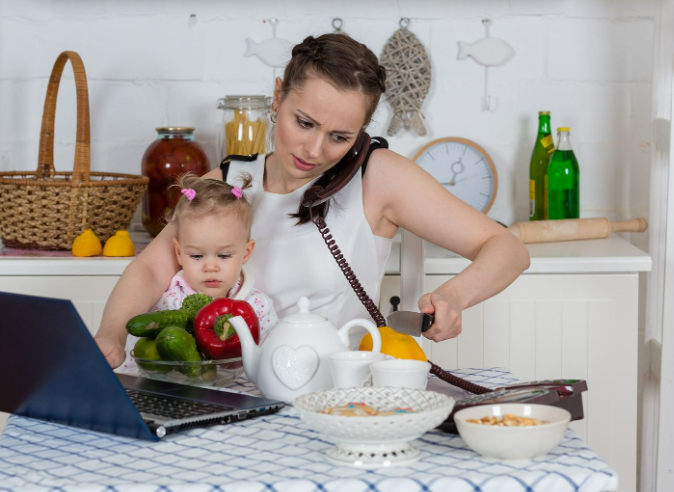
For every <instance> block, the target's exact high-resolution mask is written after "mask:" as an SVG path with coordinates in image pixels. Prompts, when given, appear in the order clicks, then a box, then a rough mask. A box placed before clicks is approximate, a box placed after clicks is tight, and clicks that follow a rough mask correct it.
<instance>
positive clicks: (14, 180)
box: [0, 51, 149, 250]
mask: <svg viewBox="0 0 674 492" xmlns="http://www.w3.org/2000/svg"><path fill="white" fill-rule="evenodd" d="M68 60H70V63H71V64H72V67H73V72H74V73H75V87H76V89H77V142H76V145H75V162H74V166H73V171H72V172H56V171H55V169H54V115H55V113H56V97H57V95H58V89H59V83H60V82H61V74H62V73H63V68H64V66H65V64H66V62H67V61H68ZM89 142H90V137H89V94H88V90H87V77H86V73H85V72H84V65H83V64H82V59H81V58H80V56H79V55H78V54H77V53H75V52H74V51H64V52H63V53H61V54H60V55H59V57H58V58H57V60H56V63H55V64H54V68H53V70H52V73H51V77H50V78H49V86H48V87H47V97H46V99H45V103H44V112H43V114H42V131H41V132H40V149H39V155H38V165H37V171H35V172H29V171H7V172H0V238H2V242H3V243H4V245H5V246H6V247H9V248H24V249H44V250H60V249H70V248H71V247H72V243H73V239H75V237H77V236H78V235H79V234H81V233H82V231H83V230H84V229H86V228H91V229H93V231H94V232H95V233H96V235H97V236H98V237H99V238H100V239H101V241H105V240H106V239H108V238H109V237H110V236H112V235H113V234H114V233H115V232H116V231H118V230H121V229H128V228H129V225H130V223H131V218H132V217H133V214H134V212H135V210H136V207H137V206H138V203H139V202H140V200H141V198H142V196H143V193H144V192H145V189H146V187H147V183H148V181H149V180H148V178H147V177H143V176H138V175H134V174H121V173H107V172H106V173H103V172H92V171H90V170H89V165H90V155H89Z"/></svg>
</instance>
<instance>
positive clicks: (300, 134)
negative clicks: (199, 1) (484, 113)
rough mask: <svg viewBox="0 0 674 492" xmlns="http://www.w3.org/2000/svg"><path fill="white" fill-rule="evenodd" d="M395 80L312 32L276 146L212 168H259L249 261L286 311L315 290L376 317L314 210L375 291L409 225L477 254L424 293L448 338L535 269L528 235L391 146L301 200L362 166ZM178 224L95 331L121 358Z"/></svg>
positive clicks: (337, 39) (286, 90) (437, 329)
mask: <svg viewBox="0 0 674 492" xmlns="http://www.w3.org/2000/svg"><path fill="white" fill-rule="evenodd" d="M385 79H386V72H385V70H384V68H383V67H382V66H380V65H379V63H378V60H377V57H376V56H375V55H374V54H373V53H372V52H371V51H370V50H369V49H368V48H367V47H366V46H365V45H362V44H360V43H358V42H356V41H354V40H353V39H351V38H349V37H348V36H346V35H343V34H325V35H322V36H320V37H318V38H315V39H314V38H313V37H308V38H306V39H305V40H304V41H303V42H302V43H301V44H299V45H297V46H295V47H294V48H293V51H292V59H291V61H290V62H289V64H288V66H287V67H286V69H285V72H284V77H283V80H282V81H281V80H280V79H278V80H277V81H276V87H275V91H274V103H273V107H272V121H275V127H274V152H273V153H271V154H268V155H266V156H260V157H259V158H258V159H257V161H255V162H253V163H246V164H242V163H237V162H236V161H233V162H232V165H231V166H230V167H229V168H226V169H223V170H221V169H216V170H213V171H211V172H210V173H208V174H206V177H209V178H214V179H227V180H228V181H230V182H234V181H236V179H237V174H238V171H239V170H241V169H245V170H246V171H249V172H251V174H253V177H254V178H256V180H257V186H255V185H254V187H253V189H252V191H251V195H252V196H250V199H251V203H252V205H253V209H254V218H253V230H252V233H251V237H252V238H253V239H255V241H256V251H255V254H253V255H252V257H251V261H250V262H249V265H250V270H251V271H252V272H253V275H254V276H255V281H256V285H257V286H259V288H260V289H261V290H263V291H264V292H266V293H267V294H268V295H269V296H270V297H271V298H272V299H273V301H274V306H275V308H276V311H277V313H278V314H279V316H280V317H281V318H283V317H284V316H286V315H287V314H288V313H291V312H293V311H294V304H295V303H296V302H297V300H298V299H299V297H300V296H307V297H309V299H310V301H311V310H312V311H314V312H317V313H319V314H321V315H323V316H326V317H327V318H329V319H331V320H332V321H333V322H334V323H335V324H336V325H337V326H340V325H341V324H342V322H344V321H347V320H349V319H352V318H354V317H364V316H367V311H366V310H365V308H364V307H363V305H362V304H361V302H360V300H359V299H358V297H357V295H356V294H355V293H354V292H353V290H352V288H351V286H350V285H349V282H348V281H347V280H346V279H345V278H344V277H343V276H342V272H341V271H340V269H339V267H338V266H337V264H336V263H335V260H334V259H333V258H332V255H331V253H330V251H329V250H328V248H327V246H326V245H325V243H324V242H323V238H322V237H321V235H320V234H319V232H318V231H317V229H316V226H315V225H314V223H312V221H311V218H312V217H313V218H315V217H316V216H325V221H326V223H327V225H328V227H329V228H330V230H331V233H332V234H333V236H334V237H335V239H336V242H337V245H338V246H339V247H340V249H341V251H342V253H343V255H344V257H345V259H346V261H348V262H349V264H350V265H351V267H352V268H353V271H354V273H355V274H356V275H357V276H358V278H359V280H360V281H361V283H362V285H363V287H364V288H365V291H366V292H367V293H368V294H369V295H370V296H371V297H373V298H376V297H377V296H378V291H379V285H380V283H381V279H382V277H383V274H384V267H385V264H386V258H387V257H388V253H389V251H390V247H391V239H392V238H393V236H394V235H395V233H396V231H397V230H398V228H399V227H403V228H405V229H407V230H409V231H411V232H412V233H414V234H416V235H417V236H419V237H421V238H423V239H425V240H427V241H429V242H432V243H434V244H437V245H439V246H441V247H443V248H446V249H449V250H452V251H455V252H456V253H458V254H460V255H462V256H464V257H466V258H468V259H470V260H472V263H471V265H470V266H468V267H467V268H466V269H465V270H464V271H463V272H461V273H460V274H459V275H457V276H455V277H454V278H453V279H451V280H450V281H448V282H446V283H445V284H443V285H441V286H440V287H438V288H437V289H436V290H435V291H433V292H430V293H428V294H425V295H424V296H422V297H421V299H419V309H420V310H421V311H422V312H425V313H434V314H435V322H434V324H433V326H432V328H431V329H430V330H429V331H428V332H426V334H425V336H426V337H428V338H430V339H431V340H434V341H436V342H439V341H442V340H446V339H449V338H453V337H456V336H457V335H458V334H459V333H460V332H461V312H462V311H463V310H464V309H466V308H468V307H470V306H472V305H474V304H477V303H479V302H481V301H483V300H484V299H487V298H489V297H491V296H493V295H495V294H497V293H498V292H500V291H501V290H503V289H504V288H505V287H507V286H508V285H509V284H510V283H511V282H512V281H513V280H515V279H516V278H517V276H518V275H519V274H520V273H522V271H524V270H525V269H526V268H528V266H529V255H528V252H527V250H526V248H525V247H524V245H523V244H522V243H521V242H520V241H519V240H517V239H516V238H515V237H514V236H512V235H511V234H510V233H509V232H508V231H507V230H505V229H503V228H502V227H501V226H499V225H497V224H496V223H495V222H494V221H492V220H491V219H489V218H487V217H486V216H485V215H483V214H482V213H480V212H478V211H476V210H475V209H473V208H472V207H470V206H469V205H466V204H465V203H463V202H462V201H460V200H459V199H457V198H456V197H454V196H453V195H452V194H451V193H449V192H448V191H446V190H445V189H444V188H443V187H442V185H440V184H439V183H438V182H437V181H436V180H435V179H434V178H433V177H431V176H430V175H429V174H427V173H426V172H425V171H424V170H422V169H421V168H420V167H419V166H418V165H416V164H415V163H414V162H412V161H410V160H409V159H406V158H405V157H403V156H400V155H398V154H396V153H394V152H392V151H389V150H388V149H385V148H382V149H377V150H375V151H373V152H372V153H371V155H369V158H368V160H367V167H366V168H364V171H361V172H356V173H355V174H354V175H353V178H352V179H350V181H348V183H346V184H345V185H344V186H343V188H341V189H340V190H339V191H338V192H337V193H335V194H334V195H333V196H332V197H331V199H330V201H328V202H326V203H325V204H322V205H320V206H317V207H312V208H311V210H310V208H309V207H303V206H302V205H301V203H300V202H302V200H303V198H304V200H305V202H306V200H307V195H310V194H307V195H305V192H306V191H307V190H308V189H309V188H311V187H314V186H317V185H320V186H321V187H322V188H326V187H327V186H328V185H329V183H333V182H339V181H340V180H343V179H344V176H345V175H346V174H350V173H351V172H352V171H353V169H352V168H349V166H347V165H346V164H345V163H347V162H351V161H350V160H349V159H351V160H352V158H353V155H352V154H354V153H355V151H354V150H353V149H352V148H353V147H354V146H356V149H357V150H360V151H361V156H362V151H363V150H364V149H362V148H361V147H360V144H361V143H362V138H360V139H359V137H362V135H361V133H362V132H363V130H364V129H365V127H366V126H367V125H368V123H369V122H370V119H371V117H372V115H373V113H374V111H375V109H376V107H377V104H378V102H379V99H380V96H381V94H382V93H383V92H384V88H385V84H384V83H385ZM357 141H358V145H356V144H357ZM343 158H344V161H342V159H343ZM314 198H316V197H315V196H314ZM309 202H312V203H316V201H315V200H313V199H309ZM305 204H306V203H305ZM310 212H311V213H310ZM289 215H291V216H290V217H289ZM175 233H176V231H175V228H174V227H172V226H171V225H170V224H169V225H168V226H167V227H166V228H165V229H164V230H163V231H162V232H161V233H160V234H159V235H158V236H157V237H156V238H155V239H154V240H153V241H152V243H151V244H150V245H149V246H148V247H147V248H146V249H145V250H144V251H143V252H142V253H141V254H140V255H139V256H138V257H137V258H136V259H135V260H134V261H133V262H131V264H130V265H129V266H128V267H127V269H126V270H125V271H124V274H123V275H122V277H121V279H120V280H119V282H118V284H117V286H116V287H115V289H114V291H113V292H112V294H111V296H110V299H109V300H108V303H107V305H106V307H105V311H104V313H103V320H102V323H101V327H100V329H99V331H98V333H97V335H96V341H97V342H98V344H99V347H100V348H101V351H102V352H103V354H104V355H105V356H106V358H107V360H108V361H109V362H110V364H111V366H113V367H117V366H118V365H120V364H121V363H122V361H123V360H124V341H125V339H126V331H125V328H124V326H125V323H126V321H127V320H128V319H129V318H131V317H132V316H134V315H136V314H139V313H142V312H145V311H147V310H148V309H149V308H150V307H151V306H152V305H154V303H155V302H156V301H157V299H159V297H160V296H161V294H162V293H163V292H164V290H165V289H166V286H167V285H168V282H169V280H170V279H171V277H172V276H173V275H175V273H176V272H177V271H178V269H179V266H178V264H177V263H176V259H175V255H174V254H173V246H172V242H173V238H174V237H175ZM352 331H353V330H352ZM354 342H357V340H354Z"/></svg>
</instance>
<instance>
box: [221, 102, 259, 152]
mask: <svg viewBox="0 0 674 492" xmlns="http://www.w3.org/2000/svg"><path fill="white" fill-rule="evenodd" d="M270 100H271V98H268V97H266V96H226V97H225V98H223V99H220V100H219V101H218V109H222V110H224V116H223V119H222V126H221V129H220V131H218V132H217V140H218V141H217V142H216V145H217V151H218V155H217V158H218V161H219V162H221V161H222V159H224V158H225V157H227V156H228V155H251V154H264V153H266V152H267V145H266V140H267V128H268V122H269V107H270Z"/></svg>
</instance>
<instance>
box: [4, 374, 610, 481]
mask: <svg viewBox="0 0 674 492" xmlns="http://www.w3.org/2000/svg"><path fill="white" fill-rule="evenodd" d="M455 374H457V375H459V376H461V377H464V378H466V379H469V380H471V381H474V382H477V383H479V384H482V385H485V386H490V387H496V386H501V385H504V384H508V383H512V382H515V381H516V380H515V378H514V377H513V376H512V375H511V374H510V373H509V372H507V371H506V370H504V369H463V370H458V371H455ZM433 383H434V384H435V385H444V386H445V387H448V385H446V384H445V383H443V382H441V381H439V380H436V381H434V382H433ZM436 387H437V388H438V389H439V388H440V386H436ZM432 388H433V384H431V383H429V389H432ZM230 389H231V390H234V391H238V392H247V393H252V394H255V393H256V389H255V387H254V386H253V385H252V384H250V383H249V382H248V381H247V380H246V379H244V378H242V379H239V380H237V381H236V382H235V384H234V385H232V387H230ZM457 391H459V392H460V391H461V390H457ZM456 396H460V395H456ZM413 444H414V446H416V447H417V448H419V449H420V450H421V451H422V456H421V459H420V460H419V461H418V462H417V463H415V464H413V465H410V466H405V467H391V468H380V469H375V470H362V469H358V468H351V467H345V466H337V465H333V464H331V463H329V462H328V461H327V460H326V458H325V452H326V451H327V450H328V449H330V448H331V447H332V446H333V444H332V443H331V442H329V441H327V440H326V439H325V437H324V436H322V435H321V434H319V433H317V432H314V431H313V430H311V429H309V427H307V426H306V425H305V424H304V423H303V422H302V420H300V418H299V417H298V416H297V413H296V412H295V410H294V409H293V408H292V407H286V408H284V409H283V410H282V411H281V412H280V413H278V414H275V415H270V416H265V417H259V418H255V419H252V420H247V421H243V422H239V423H236V424H232V425H222V426H214V427H208V428H201V429H192V430H190V431H186V432H181V433H178V434H174V435H171V436H168V437H167V438H165V439H163V440H162V441H161V442H158V443H153V442H146V441H140V440H134V439H129V438H123V437H118V436H112V435H107V434H100V433H96V432H91V431H86V430H82V429H76V428H71V427H66V426H62V425H57V424H51V423H47V422H41V421H38V420H32V419H28V418H23V417H17V416H12V417H10V419H9V420H8V422H7V426H6V428H5V431H4V433H3V434H2V436H0V491H12V492H19V491H20V492H24V491H46V490H50V491H51V490H58V491H62V492H75V491H77V492H80V491H119V492H122V491H124V492H126V491H129V492H131V491H133V492H135V491H138V492H155V491H166V492H183V491H190V492H191V491H196V492H200V491H203V492H210V491H223V492H262V491H276V492H313V491H329V492H333V491H334V492H361V491H362V492H365V491H368V492H372V491H375V492H377V491H378V492H384V491H394V492H408V491H448V490H451V491H453V492H454V491H456V492H496V491H498V492H510V491H513V492H542V491H550V492H557V491H559V492H562V491H565V492H566V491H586V492H591V491H609V490H616V489H617V486H618V479H617V475H616V473H615V471H613V470H612V469H611V468H610V467H609V466H608V464H606V462H604V461H603V460H602V459H601V458H599V456H597V454H596V453H594V452H593V451H592V450H591V449H589V448H588V447H587V445H586V444H585V443H584V442H583V441H582V440H581V439H579V438H578V437H576V436H575V435H574V434H573V433H572V432H571V431H568V432H567V434H566V436H565V438H564V439H563V440H562V442H561V443H560V444H559V446H558V447H557V448H555V449H554V450H553V451H552V452H551V453H550V454H548V455H547V456H545V457H544V458H541V459H538V460H535V461H533V462H531V463H529V464H526V465H514V464H505V463H502V462H497V461H490V460H486V459H483V458H481V457H480V456H479V455H478V454H476V453H475V452H473V451H472V450H471V449H470V448H468V447H467V446H466V444H465V443H464V442H463V440H462V439H461V438H460V437H459V436H457V435H452V434H446V433H443V432H440V431H432V432H429V433H427V434H425V435H424V436H423V437H422V438H420V439H418V440H416V441H414V443H413Z"/></svg>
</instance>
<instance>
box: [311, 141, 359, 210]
mask: <svg viewBox="0 0 674 492" xmlns="http://www.w3.org/2000/svg"><path fill="white" fill-rule="evenodd" d="M370 144H371V139H370V135H368V134H367V133H365V132H364V131H361V132H360V133H359V134H358V137H356V142H355V143H354V144H353V146H352V147H351V148H350V149H349V151H348V152H347V153H346V154H345V155H344V157H342V160H341V161H339V163H338V164H337V165H336V166H335V168H338V169H340V170H341V169H347V171H346V172H344V174H343V175H341V176H338V177H336V178H334V179H333V180H332V181H330V182H329V183H328V185H327V186H326V187H325V188H323V187H322V186H312V187H311V188H309V189H308V190H307V191H306V192H305V193H304V196H303V197H302V206H303V207H315V206H317V205H320V204H322V203H325V202H326V201H328V200H329V199H330V197H331V196H332V195H334V194H335V193H337V192H338V191H339V190H341V189H342V188H344V186H346V185H347V183H348V182H349V181H351V179H352V178H353V177H354V176H355V175H356V173H357V172H358V171H359V170H360V168H361V166H362V165H363V162H365V158H366V157H367V154H368V150H369V149H370Z"/></svg>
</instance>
